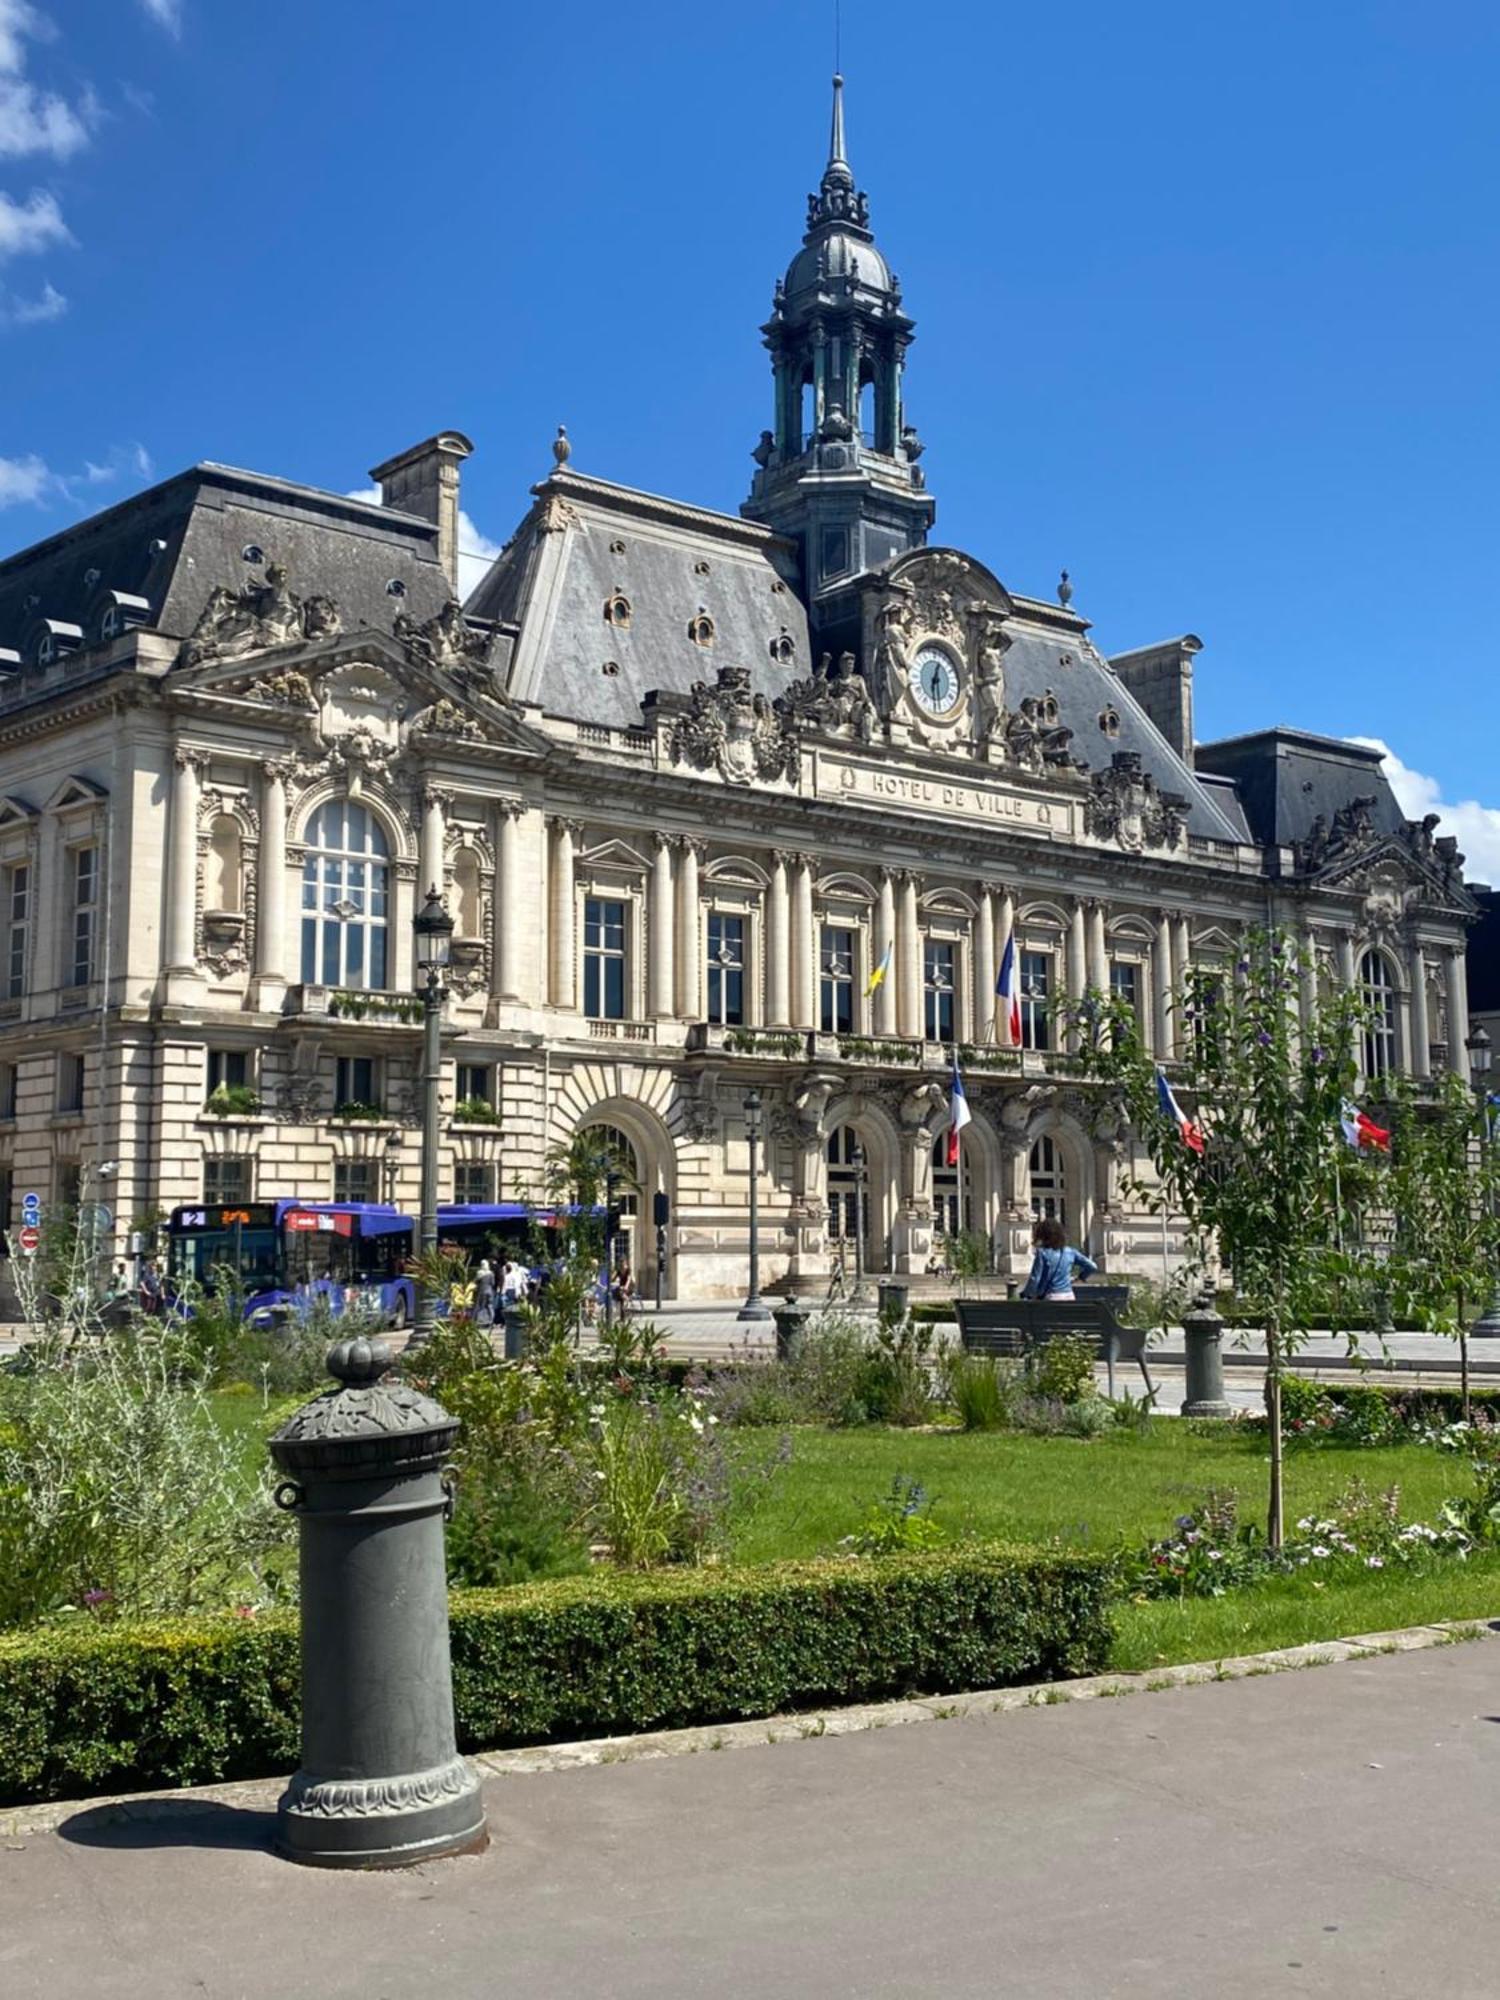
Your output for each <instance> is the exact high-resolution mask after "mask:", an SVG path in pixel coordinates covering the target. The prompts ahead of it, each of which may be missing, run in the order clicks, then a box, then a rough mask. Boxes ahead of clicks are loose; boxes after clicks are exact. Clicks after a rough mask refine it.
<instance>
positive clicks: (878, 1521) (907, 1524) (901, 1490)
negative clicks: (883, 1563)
mask: <svg viewBox="0 0 1500 2000" xmlns="http://www.w3.org/2000/svg"><path fill="white" fill-rule="evenodd" d="M931 1505H932V1503H931V1501H930V1499H929V1498H928V1494H927V1489H926V1487H925V1486H924V1485H923V1484H922V1482H921V1481H920V1480H919V1479H906V1478H903V1476H902V1475H901V1474H900V1473H899V1472H898V1473H897V1474H896V1476H895V1478H894V1479H892V1481H891V1488H890V1491H889V1492H888V1493H884V1494H882V1495H881V1497H880V1499H879V1500H877V1501H876V1503H875V1505H874V1506H873V1507H872V1508H871V1509H870V1511H869V1513H868V1514H866V1516H865V1518H864V1522H863V1525H862V1526H860V1527H859V1528H857V1529H856V1530H855V1531H854V1533H853V1534H852V1535H849V1536H846V1537H845V1543H844V1545H845V1547H846V1548H848V1549H850V1550H852V1551H853V1553H854V1554H855V1555H857V1556H891V1555H897V1554H899V1553H900V1552H901V1551H902V1550H906V1549H935V1548H936V1547H937V1546H938V1544H939V1542H941V1541H943V1540H944V1535H943V1531H942V1529H941V1528H940V1527H939V1526H938V1524H937V1522H936V1521H934V1520H933V1518H932V1515H931V1513H930V1512H929V1511H928V1509H929V1508H930V1507H931Z"/></svg>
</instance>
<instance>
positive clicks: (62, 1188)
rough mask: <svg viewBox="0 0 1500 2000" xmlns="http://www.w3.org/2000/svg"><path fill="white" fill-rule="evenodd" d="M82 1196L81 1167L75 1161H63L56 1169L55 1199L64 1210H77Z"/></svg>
mask: <svg viewBox="0 0 1500 2000" xmlns="http://www.w3.org/2000/svg"><path fill="white" fill-rule="evenodd" d="M82 1196H83V1167H82V1165H81V1164H80V1163H79V1162H78V1161H77V1160H63V1161H61V1162H60V1163H59V1165H58V1169H57V1198H58V1200H59V1201H60V1202H61V1203H62V1205H63V1207H64V1208H77V1206H78V1204H79V1201H80V1200H81V1199H82Z"/></svg>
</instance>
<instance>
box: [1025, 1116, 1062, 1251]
mask: <svg viewBox="0 0 1500 2000" xmlns="http://www.w3.org/2000/svg"><path fill="white" fill-rule="evenodd" d="M1030 1169H1031V1214H1032V1219H1033V1220H1034V1221H1037V1222H1040V1221H1041V1220H1042V1219H1043V1218H1044V1217H1047V1218H1049V1219H1050V1220H1052V1221H1053V1222H1060V1223H1062V1225H1063V1227H1064V1228H1066V1227H1067V1222H1068V1182H1067V1175H1066V1173H1065V1171H1064V1169H1063V1156H1062V1148H1061V1147H1060V1146H1059V1145H1058V1143H1057V1141H1056V1140H1055V1139H1052V1138H1049V1137H1048V1135H1047V1134H1046V1133H1045V1132H1044V1133H1043V1134H1042V1136H1041V1138H1040V1139H1038V1140H1037V1141H1036V1143H1035V1145H1034V1146H1033V1147H1032V1149H1031V1159H1030Z"/></svg>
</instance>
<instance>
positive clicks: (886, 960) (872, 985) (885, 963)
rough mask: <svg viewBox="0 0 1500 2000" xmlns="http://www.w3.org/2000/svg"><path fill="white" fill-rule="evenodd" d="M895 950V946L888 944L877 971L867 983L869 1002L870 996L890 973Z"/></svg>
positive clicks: (866, 992) (866, 994)
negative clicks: (892, 955)
mask: <svg viewBox="0 0 1500 2000" xmlns="http://www.w3.org/2000/svg"><path fill="white" fill-rule="evenodd" d="M895 949H896V947H895V945H894V944H888V945H887V946H886V948H885V950H884V951H883V952H882V953H881V954H880V963H879V965H877V966H876V968H875V970H874V971H873V972H872V973H871V974H870V977H869V980H868V981H867V982H866V985H865V998H866V999H867V1000H868V999H869V997H870V995H871V994H872V993H873V992H874V991H875V989H876V987H877V986H879V985H880V984H881V982H882V981H883V980H884V978H885V976H886V974H887V973H888V972H889V971H890V969H891V954H892V953H893V952H894V950H895Z"/></svg>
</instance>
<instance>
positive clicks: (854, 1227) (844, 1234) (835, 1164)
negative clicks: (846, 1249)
mask: <svg viewBox="0 0 1500 2000" xmlns="http://www.w3.org/2000/svg"><path fill="white" fill-rule="evenodd" d="M827 1160H828V1235H829V1238H830V1240H831V1241H832V1242H834V1243H839V1244H843V1243H847V1244H849V1245H851V1247H852V1245H853V1242H854V1239H855V1236H856V1235H857V1234H858V1233H859V1224H860V1211H861V1208H862V1207H864V1206H865V1204H866V1203H867V1201H868V1190H867V1188H866V1187H865V1186H864V1185H863V1184H862V1183H863V1179H864V1168H863V1163H862V1161H861V1160H860V1157H859V1134H858V1133H857V1132H856V1131H855V1129H854V1127H853V1126H852V1125H840V1126H839V1127H838V1129H837V1130H836V1131H834V1132H831V1133H830V1134H829V1137H828V1146H827Z"/></svg>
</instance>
